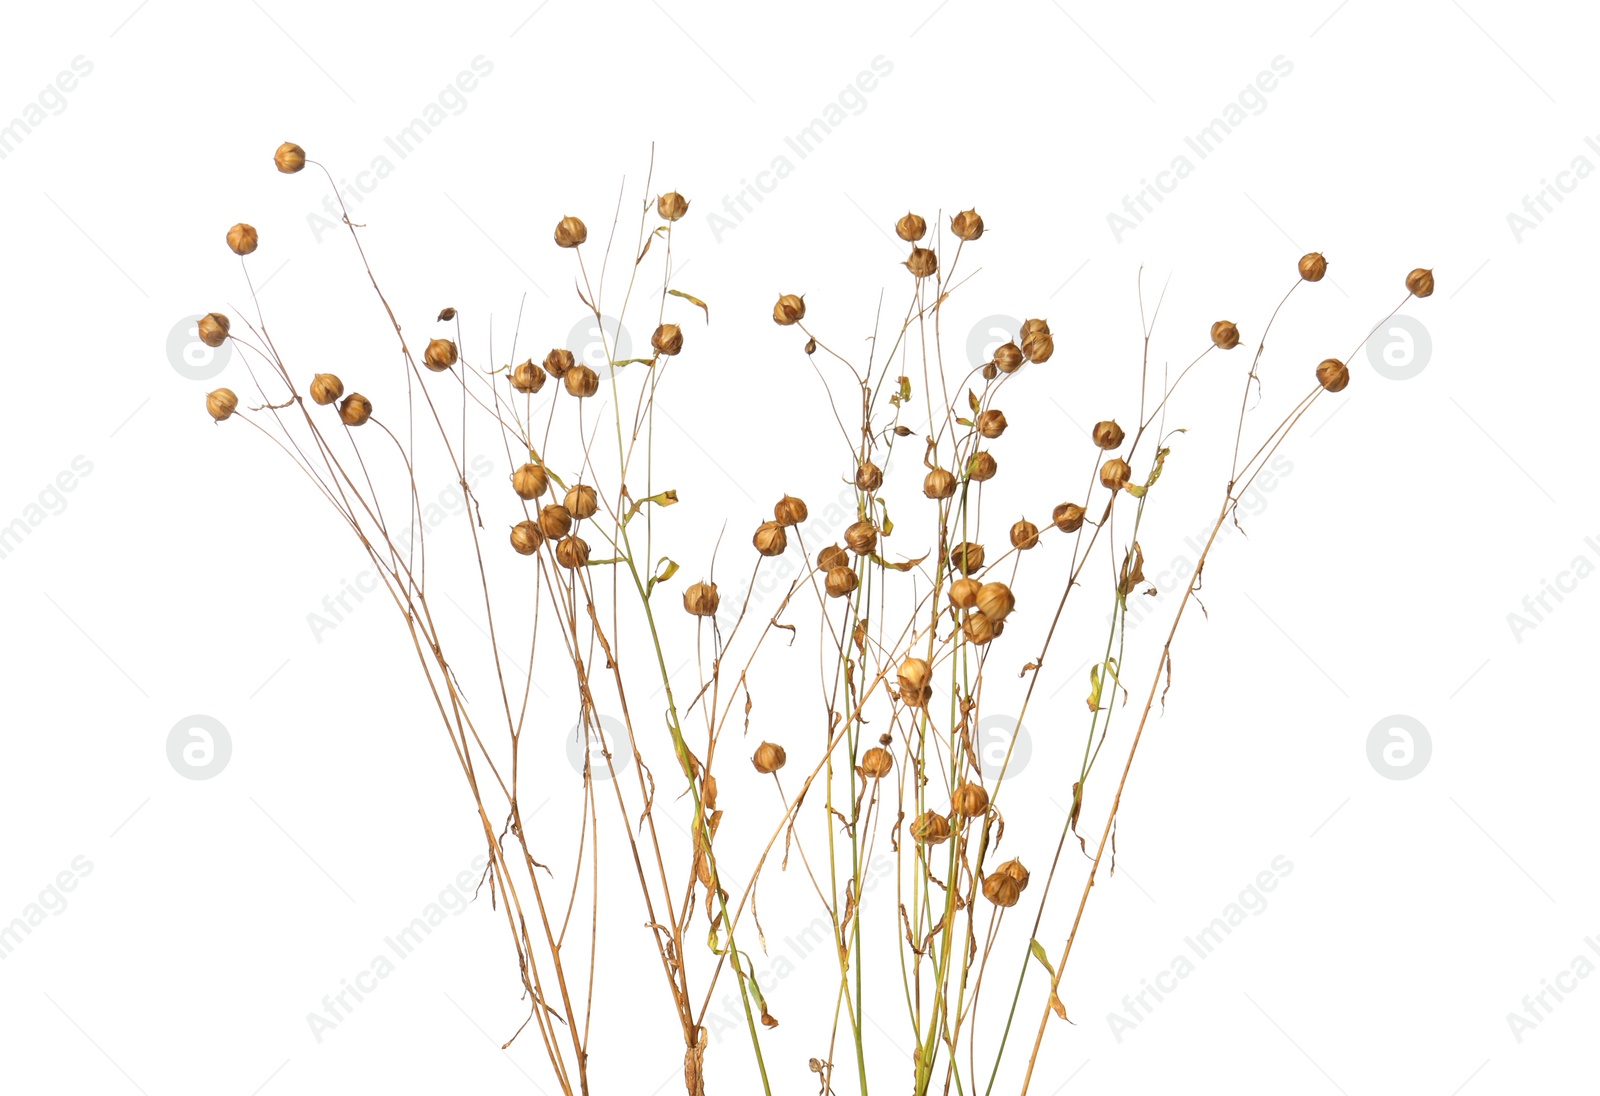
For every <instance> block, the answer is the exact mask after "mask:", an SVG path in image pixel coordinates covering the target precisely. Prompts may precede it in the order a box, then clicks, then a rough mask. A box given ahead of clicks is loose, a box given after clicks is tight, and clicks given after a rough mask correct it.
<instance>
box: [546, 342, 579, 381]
mask: <svg viewBox="0 0 1600 1096" xmlns="http://www.w3.org/2000/svg"><path fill="white" fill-rule="evenodd" d="M576 362H577V360H576V359H575V358H574V357H573V356H572V351H570V350H563V349H562V348H561V347H559V346H558V347H556V348H555V349H554V350H552V351H550V353H548V354H546V355H545V356H544V371H545V372H546V373H548V374H550V375H551V376H552V377H554V378H556V380H560V379H561V378H562V377H565V376H566V375H567V370H569V369H571V368H572V367H573V365H575V364H576Z"/></svg>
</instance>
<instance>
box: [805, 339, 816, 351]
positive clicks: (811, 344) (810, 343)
mask: <svg viewBox="0 0 1600 1096" xmlns="http://www.w3.org/2000/svg"><path fill="white" fill-rule="evenodd" d="M816 352H817V340H816V339H807V340H806V353H807V354H815V353H816Z"/></svg>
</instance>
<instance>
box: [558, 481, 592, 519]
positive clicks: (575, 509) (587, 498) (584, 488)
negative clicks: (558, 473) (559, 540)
mask: <svg viewBox="0 0 1600 1096" xmlns="http://www.w3.org/2000/svg"><path fill="white" fill-rule="evenodd" d="M563 503H564V505H565V506H566V508H567V510H568V511H569V512H570V513H571V514H572V516H573V517H575V518H578V519H579V520H580V521H581V520H582V519H584V518H592V517H594V515H595V511H597V510H599V509H600V497H599V496H598V495H596V494H595V491H594V488H593V487H590V486H589V485H588V484H586V483H575V484H573V485H572V486H571V487H570V488H568V489H567V497H566V499H564V500H563Z"/></svg>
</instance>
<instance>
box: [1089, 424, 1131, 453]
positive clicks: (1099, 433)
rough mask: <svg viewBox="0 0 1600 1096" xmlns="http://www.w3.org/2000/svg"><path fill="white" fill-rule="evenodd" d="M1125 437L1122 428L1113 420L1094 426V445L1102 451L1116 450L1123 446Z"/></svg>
mask: <svg viewBox="0 0 1600 1096" xmlns="http://www.w3.org/2000/svg"><path fill="white" fill-rule="evenodd" d="M1123 437H1125V435H1124V434H1123V432H1122V427H1120V426H1118V425H1117V424H1116V422H1115V421H1113V420H1111V419H1107V420H1106V421H1105V422H1097V423H1095V424H1094V443H1095V444H1096V445H1098V446H1099V447H1100V448H1102V449H1115V448H1116V447H1117V446H1119V445H1121V444H1122V439H1123Z"/></svg>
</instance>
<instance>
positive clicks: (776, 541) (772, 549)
mask: <svg viewBox="0 0 1600 1096" xmlns="http://www.w3.org/2000/svg"><path fill="white" fill-rule="evenodd" d="M751 543H752V544H754V545H755V546H756V551H758V552H760V553H761V554H762V555H764V556H781V555H783V551H784V549H785V548H787V547H789V534H787V533H785V532H784V531H783V526H781V525H779V524H778V523H777V522H775V521H764V522H762V523H761V524H760V525H758V526H756V535H755V536H754V537H752V538H751Z"/></svg>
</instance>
